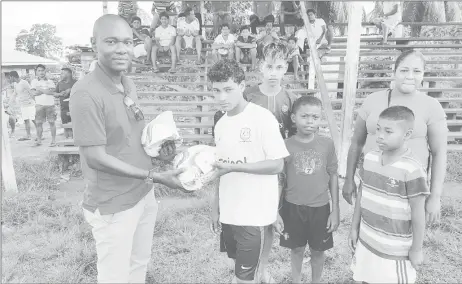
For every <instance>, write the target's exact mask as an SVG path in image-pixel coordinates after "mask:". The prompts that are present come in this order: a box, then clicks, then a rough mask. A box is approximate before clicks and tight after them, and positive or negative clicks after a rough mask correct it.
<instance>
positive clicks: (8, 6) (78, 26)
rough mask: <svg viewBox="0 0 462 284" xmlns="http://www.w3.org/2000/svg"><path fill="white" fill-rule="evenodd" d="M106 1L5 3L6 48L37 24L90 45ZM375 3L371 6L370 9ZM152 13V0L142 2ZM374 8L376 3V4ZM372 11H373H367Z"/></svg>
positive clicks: (66, 40) (69, 41) (113, 9)
mask: <svg viewBox="0 0 462 284" xmlns="http://www.w3.org/2000/svg"><path fill="white" fill-rule="evenodd" d="M102 3H103V2H102V1H94V0H93V1H11V0H10V1H1V6H2V48H4V49H14V47H15V38H16V35H17V34H18V33H19V32H20V31H21V30H22V29H26V30H29V29H30V28H31V26H32V25H33V24H36V23H41V24H42V23H48V24H52V25H55V26H56V29H57V36H59V37H61V38H62V40H63V44H64V45H65V46H66V45H73V44H89V43H90V37H91V35H92V29H93V23H94V22H95V20H96V19H98V17H100V16H101V15H102V14H103V4H102ZM371 3H373V2H370V3H367V4H368V5H367V6H368V7H369V6H371ZM138 6H139V7H140V8H142V9H144V10H145V11H146V12H148V13H150V11H151V6H152V1H138ZM372 7H373V4H372ZM367 10H369V9H367ZM108 12H109V13H111V14H116V13H117V1H109V2H108Z"/></svg>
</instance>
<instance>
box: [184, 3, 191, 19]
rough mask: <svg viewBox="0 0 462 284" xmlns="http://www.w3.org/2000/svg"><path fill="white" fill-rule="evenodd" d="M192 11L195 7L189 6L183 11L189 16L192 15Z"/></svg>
mask: <svg viewBox="0 0 462 284" xmlns="http://www.w3.org/2000/svg"><path fill="white" fill-rule="evenodd" d="M191 11H193V8H191V7H189V6H188V7H186V9H184V12H183V13H184V16H185V17H187V16H189V15H191Z"/></svg>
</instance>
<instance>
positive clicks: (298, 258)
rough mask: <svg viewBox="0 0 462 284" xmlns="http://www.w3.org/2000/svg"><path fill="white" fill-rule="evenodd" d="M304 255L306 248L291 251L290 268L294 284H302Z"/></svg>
mask: <svg viewBox="0 0 462 284" xmlns="http://www.w3.org/2000/svg"><path fill="white" fill-rule="evenodd" d="M304 254H305V246H303V247H299V248H294V249H291V250H290V267H291V269H292V283H302V266H303V255H304ZM313 283H317V282H313Z"/></svg>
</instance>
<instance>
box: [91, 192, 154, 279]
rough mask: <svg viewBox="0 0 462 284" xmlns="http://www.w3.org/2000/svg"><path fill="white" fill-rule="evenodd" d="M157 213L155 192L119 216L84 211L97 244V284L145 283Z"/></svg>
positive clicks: (116, 214) (117, 214)
mask: <svg viewBox="0 0 462 284" xmlns="http://www.w3.org/2000/svg"><path fill="white" fill-rule="evenodd" d="M157 210H158V203H157V201H156V198H155V196H154V190H151V191H150V192H149V193H148V194H147V195H146V196H145V197H144V198H143V199H141V200H140V201H139V202H138V203H137V204H136V205H135V207H133V208H131V209H128V210H125V211H122V212H119V213H115V214H109V215H101V214H100V213H99V211H98V210H96V211H95V212H94V213H92V212H90V211H88V210H85V209H84V210H83V212H84V216H85V219H86V220H87V222H88V223H89V224H90V226H91V227H92V232H93V238H94V239H95V241H96V253H97V255H98V264H97V268H98V283H145V281H146V271H147V266H148V263H149V261H150V259H151V246H152V237H153V234H154V225H155V221H156V216H157Z"/></svg>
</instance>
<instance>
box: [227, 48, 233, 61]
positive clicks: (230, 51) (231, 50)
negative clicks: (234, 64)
mask: <svg viewBox="0 0 462 284" xmlns="http://www.w3.org/2000/svg"><path fill="white" fill-rule="evenodd" d="M228 59H234V50H233V49H232V48H230V49H228Z"/></svg>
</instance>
